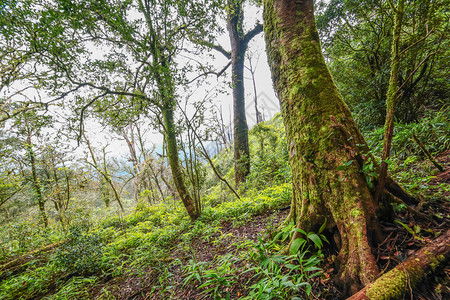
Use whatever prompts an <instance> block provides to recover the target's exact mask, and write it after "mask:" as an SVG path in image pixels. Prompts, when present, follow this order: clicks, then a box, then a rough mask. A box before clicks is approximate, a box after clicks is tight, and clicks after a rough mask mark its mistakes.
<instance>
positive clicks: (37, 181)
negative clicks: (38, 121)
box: [26, 129, 48, 227]
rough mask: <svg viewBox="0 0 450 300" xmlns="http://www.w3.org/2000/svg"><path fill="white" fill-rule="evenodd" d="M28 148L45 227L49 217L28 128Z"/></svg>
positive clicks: (35, 191)
mask: <svg viewBox="0 0 450 300" xmlns="http://www.w3.org/2000/svg"><path fill="white" fill-rule="evenodd" d="M26 149H27V152H28V156H29V158H30V166H31V176H32V182H33V189H34V193H35V196H36V199H37V202H38V206H39V211H40V213H41V218H42V221H43V222H44V227H47V226H48V218H47V213H46V211H45V201H44V196H43V195H42V189H41V184H40V183H39V178H38V175H37V170H36V157H35V156H34V152H33V147H32V143H31V132H30V130H29V129H27V145H26Z"/></svg>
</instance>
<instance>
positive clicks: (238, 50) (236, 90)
mask: <svg viewBox="0 0 450 300" xmlns="http://www.w3.org/2000/svg"><path fill="white" fill-rule="evenodd" d="M242 3H243V0H229V1H228V8H227V11H228V15H227V29H228V34H229V36H230V43H231V72H232V80H231V82H232V85H233V112H234V118H233V124H234V178H235V182H236V186H237V185H239V184H240V183H242V182H245V179H246V177H247V175H248V174H249V173H250V149H249V146H248V126H247V117H246V115H245V90H244V60H245V51H246V50H247V47H248V43H249V42H250V40H251V39H252V38H253V37H254V36H256V35H257V34H258V33H260V32H262V29H263V28H262V25H261V24H257V25H256V26H255V27H254V28H253V29H252V30H251V31H249V32H248V33H247V34H244V31H243V19H244V14H243V10H242Z"/></svg>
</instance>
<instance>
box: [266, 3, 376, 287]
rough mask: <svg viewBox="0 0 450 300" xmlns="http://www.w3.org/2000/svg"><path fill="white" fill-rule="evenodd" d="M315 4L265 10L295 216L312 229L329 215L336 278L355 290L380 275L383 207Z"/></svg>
mask: <svg viewBox="0 0 450 300" xmlns="http://www.w3.org/2000/svg"><path fill="white" fill-rule="evenodd" d="M313 6H314V4H313V0H304V1H295V0H266V1H265V7H264V29H265V38H266V47H267V55H268V60H269V65H270V68H271V72H272V80H273V82H274V86H275V89H276V91H277V94H278V97H279V100H280V107H281V111H282V114H283V118H284V124H285V127H286V134H287V139H288V147H289V153H290V155H289V163H290V166H291V170H292V182H293V189H294V196H293V199H292V205H291V213H290V218H293V219H294V220H295V221H296V223H297V226H298V227H301V228H303V229H304V230H306V231H309V230H317V229H318V228H319V226H320V225H321V224H323V222H324V221H325V220H327V228H328V230H330V231H332V232H333V233H334V234H335V235H336V237H337V240H338V241H337V246H338V247H339V254H338V256H337V261H336V265H337V271H338V274H337V277H336V279H337V282H339V283H341V284H342V285H343V287H344V290H345V291H347V292H348V291H350V292H356V291H357V290H359V288H361V287H362V286H364V285H366V284H368V283H370V282H371V281H373V280H374V279H375V278H376V276H377V274H378V272H379V270H378V267H377V264H376V261H375V258H374V256H373V254H372V248H371V244H372V239H373V238H374V236H375V233H377V232H379V231H378V229H379V228H378V222H377V219H376V211H377V209H378V205H377V203H376V202H375V201H374V198H373V196H372V191H371V189H370V187H369V185H368V183H367V180H366V178H365V175H364V174H363V173H362V172H361V167H362V165H363V164H364V163H365V160H366V159H367V158H366V157H367V156H365V155H364V154H365V153H367V146H366V145H365V144H366V143H365V141H364V138H363V137H362V135H361V133H360V131H359V129H358V128H357V125H356V123H355V122H354V120H353V118H352V116H351V113H350V111H349V109H348V107H347V106H346V104H345V103H344V101H343V99H342V96H341V95H340V94H339V92H338V90H337V88H336V85H335V84H334V82H333V79H332V77H331V74H330V72H329V70H328V68H327V66H326V65H325V60H324V58H323V55H322V52H321V49H320V42H319V35H318V33H317V29H316V26H315V20H314V12H313ZM295 238H296V236H294V239H295Z"/></svg>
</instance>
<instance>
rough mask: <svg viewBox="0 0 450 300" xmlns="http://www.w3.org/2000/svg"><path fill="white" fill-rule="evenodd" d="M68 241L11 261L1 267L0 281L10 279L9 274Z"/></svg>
mask: <svg viewBox="0 0 450 300" xmlns="http://www.w3.org/2000/svg"><path fill="white" fill-rule="evenodd" d="M67 241H68V240H63V241H60V242H57V243H53V244H50V245H46V246H44V247H42V248H39V249H36V250H33V251H30V252H28V253H26V254H24V255H21V256H19V257H17V258H15V259H13V260H10V261H9V262H7V263H5V264H3V265H1V266H0V280H1V279H4V278H6V277H8V276H9V275H8V274H9V273H13V272H16V271H17V270H18V269H20V268H21V267H22V266H23V265H24V264H26V263H27V262H29V261H31V260H33V259H35V256H36V255H39V254H43V253H47V252H50V251H53V250H55V249H56V248H58V247H59V246H60V245H62V244H64V243H66V242H67Z"/></svg>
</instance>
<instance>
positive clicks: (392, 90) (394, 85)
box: [375, 0, 405, 201]
mask: <svg viewBox="0 0 450 300" xmlns="http://www.w3.org/2000/svg"><path fill="white" fill-rule="evenodd" d="M404 3H405V1H404V0H400V1H399V2H398V5H397V7H394V6H393V4H392V6H393V7H392V9H393V10H394V12H395V15H394V30H393V38H392V52H391V74H390V78H389V89H388V92H387V97H386V121H385V124H384V139H383V153H382V155H381V164H380V175H379V176H378V185H377V190H376V194H375V198H376V200H377V201H380V200H382V199H381V198H382V196H383V191H384V186H385V182H386V177H387V171H388V164H387V159H388V158H389V156H390V154H391V144H392V138H393V135H394V116H395V104H396V102H397V98H398V81H399V68H400V55H399V53H400V51H399V48H400V36H401V32H402V20H403V14H404Z"/></svg>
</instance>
